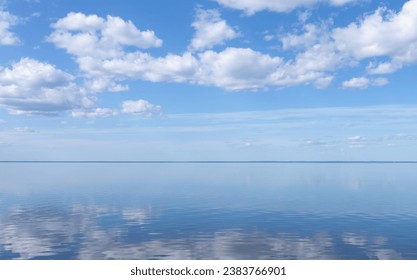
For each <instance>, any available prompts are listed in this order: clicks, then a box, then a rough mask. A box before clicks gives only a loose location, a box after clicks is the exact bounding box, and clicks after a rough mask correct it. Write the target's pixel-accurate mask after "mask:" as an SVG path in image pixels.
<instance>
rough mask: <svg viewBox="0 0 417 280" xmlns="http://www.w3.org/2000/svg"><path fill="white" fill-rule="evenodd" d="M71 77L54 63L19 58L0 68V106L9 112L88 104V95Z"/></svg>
mask: <svg viewBox="0 0 417 280" xmlns="http://www.w3.org/2000/svg"><path fill="white" fill-rule="evenodd" d="M74 79H75V78H74V77H73V76H72V75H70V74H68V73H66V72H63V71H61V70H59V69H57V68H56V67H55V66H53V65H50V64H47V63H43V62H39V61H37V60H34V59H30V58H22V59H21V60H20V61H18V62H16V63H14V64H13V65H12V66H11V67H10V68H5V69H3V70H1V71H0V106H1V107H3V108H5V109H6V110H7V111H8V112H9V113H11V114H56V113H59V112H62V111H67V110H72V109H74V108H88V107H91V106H92V105H93V104H94V98H93V97H91V96H88V95H87V94H86V93H85V92H84V91H83V90H82V89H81V88H79V87H78V86H77V85H76V84H75V82H74Z"/></svg>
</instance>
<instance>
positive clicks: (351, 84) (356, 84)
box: [342, 77, 371, 89]
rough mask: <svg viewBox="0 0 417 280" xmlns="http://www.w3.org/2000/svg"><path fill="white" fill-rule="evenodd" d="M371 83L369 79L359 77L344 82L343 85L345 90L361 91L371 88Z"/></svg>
mask: <svg viewBox="0 0 417 280" xmlns="http://www.w3.org/2000/svg"><path fill="white" fill-rule="evenodd" d="M370 83H371V82H370V81H369V79H368V78H365V77H357V78H352V79H350V80H348V81H344V82H343V83H342V87H343V88H359V89H365V88H367V87H368V86H369V84H370Z"/></svg>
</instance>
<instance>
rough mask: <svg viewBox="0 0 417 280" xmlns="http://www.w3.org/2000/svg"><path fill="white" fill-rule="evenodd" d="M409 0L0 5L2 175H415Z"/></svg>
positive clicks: (415, 14) (415, 49)
mask: <svg viewBox="0 0 417 280" xmlns="http://www.w3.org/2000/svg"><path fill="white" fill-rule="evenodd" d="M416 26H417V0H409V1H385V2H379V1H371V0H298V1H281V0H275V1H266V0H265V1H263V0H262V1H260V0H257V1H255V0H243V1H237V0H210V1H160V0H152V1H150V0H149V1H148V0H144V1H133V0H127V1H123V4H121V2H120V1H119V2H116V1H110V0H109V1H99V0H91V1H81V0H76V1H52V0H49V1H46V0H14V1H8V0H3V1H0V159H1V160H416V159H417V158H416V157H415V156H414V155H416V154H417V145H416V140H417V132H416V131H417V107H416V106H415V104H417V96H416V94H415V92H414V91H415V86H414V85H415V75H416V70H417V68H416V62H417V28H416Z"/></svg>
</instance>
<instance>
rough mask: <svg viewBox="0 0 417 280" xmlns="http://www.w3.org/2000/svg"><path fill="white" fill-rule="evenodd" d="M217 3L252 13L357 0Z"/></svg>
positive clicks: (231, 0)
mask: <svg viewBox="0 0 417 280" xmlns="http://www.w3.org/2000/svg"><path fill="white" fill-rule="evenodd" d="M216 1H217V2H218V3H219V4H221V5H223V6H225V7H229V8H233V9H237V10H242V11H244V12H245V13H246V14H247V15H253V14H254V13H256V12H259V11H262V10H268V11H273V12H289V11H292V10H294V9H296V8H299V7H309V6H312V5H314V4H318V3H323V2H325V3H328V4H329V5H332V6H341V5H345V4H348V3H352V2H356V1H357V0H292V1H288V0H216Z"/></svg>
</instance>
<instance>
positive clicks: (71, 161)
mask: <svg viewBox="0 0 417 280" xmlns="http://www.w3.org/2000/svg"><path fill="white" fill-rule="evenodd" d="M0 163H417V160H0Z"/></svg>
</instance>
